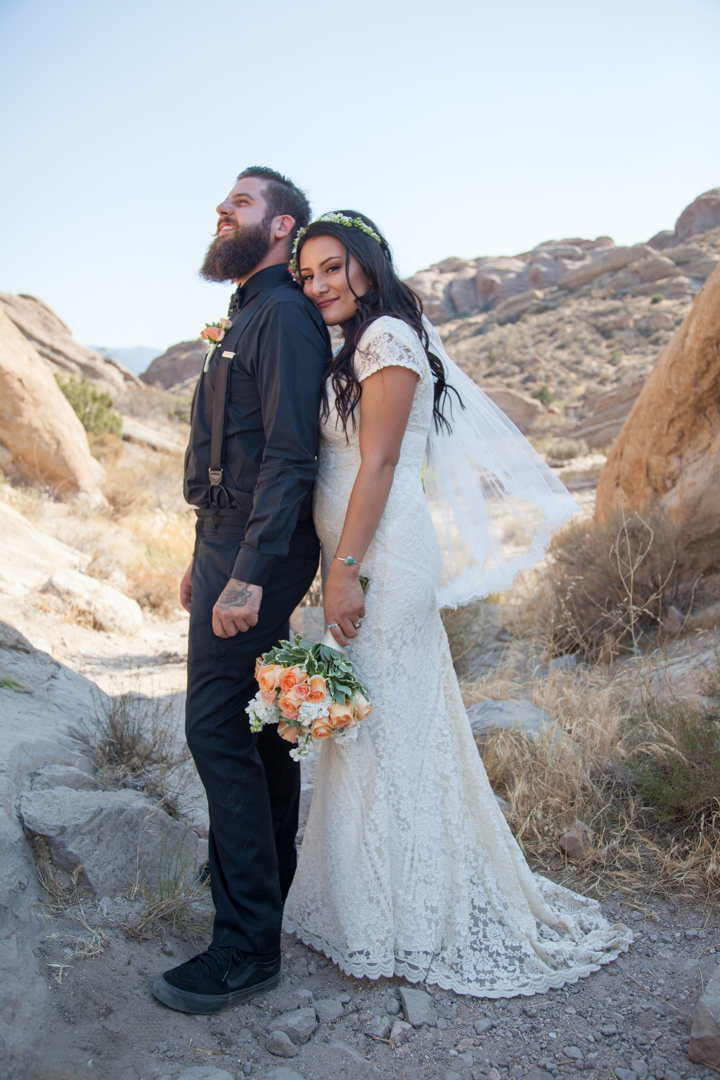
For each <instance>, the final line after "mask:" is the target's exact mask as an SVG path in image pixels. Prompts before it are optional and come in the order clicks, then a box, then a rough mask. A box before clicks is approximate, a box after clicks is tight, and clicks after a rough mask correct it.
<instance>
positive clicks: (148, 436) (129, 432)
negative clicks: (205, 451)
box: [122, 416, 185, 454]
mask: <svg viewBox="0 0 720 1080" xmlns="http://www.w3.org/2000/svg"><path fill="white" fill-rule="evenodd" d="M122 437H123V439H125V440H126V441H127V442H139V443H144V444H145V446H151V447H152V448H153V450H164V451H165V452H166V453H168V454H184V453H185V444H184V443H181V442H179V441H178V440H177V439H174V438H172V437H171V436H169V435H166V434H164V433H163V432H161V431H157V430H156V429H155V428H152V427H150V425H149V424H141V423H140V421H139V420H134V419H133V418H132V417H131V416H123V418H122Z"/></svg>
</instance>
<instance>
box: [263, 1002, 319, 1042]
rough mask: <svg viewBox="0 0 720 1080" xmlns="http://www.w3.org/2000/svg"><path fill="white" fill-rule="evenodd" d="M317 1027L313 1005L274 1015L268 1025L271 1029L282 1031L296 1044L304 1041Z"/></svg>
mask: <svg viewBox="0 0 720 1080" xmlns="http://www.w3.org/2000/svg"><path fill="white" fill-rule="evenodd" d="M316 1027H317V1016H316V1013H315V1009H314V1008H313V1007H310V1008H307V1009H295V1010H294V1011H293V1012H288V1013H283V1014H282V1016H278V1017H276V1018H275V1019H274V1020H273V1022H272V1023H271V1025H270V1030H271V1031H284V1032H285V1034H286V1035H288V1036H289V1037H290V1039H291V1040H292V1041H293V1042H294V1043H295V1045H296V1046H300V1045H302V1043H306V1042H307V1041H308V1039H309V1038H310V1036H311V1035H312V1033H313V1032H314V1031H315V1028H316Z"/></svg>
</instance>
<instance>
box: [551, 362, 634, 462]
mask: <svg viewBox="0 0 720 1080" xmlns="http://www.w3.org/2000/svg"><path fill="white" fill-rule="evenodd" d="M644 385H645V380H644V379H635V380H634V381H633V382H631V383H627V384H625V385H624V386H619V387H617V389H614V390H607V391H605V392H604V393H602V394H591V395H590V397H588V398H586V399H585V402H584V408H585V409H586V411H587V415H586V416H585V417H584V418H583V419H582V420H579V421H578V422H577V423H576V424H573V425H571V426H569V427H565V428H562V429H561V430H560V432H559V434H561V435H567V436H568V437H570V438H572V439H584V440H585V442H586V443H587V444H588V446H589V447H590V449H593V448H597V449H601V448H603V447H605V446H608V445H609V444H610V443H611V442H612V441H613V439H616V438H617V436H618V435H619V434H620V431H621V430H622V426H623V424H624V423H625V420H626V419H627V417H628V414H629V412H630V410H631V409H632V407H633V405H634V404H635V401H636V399H637V397H638V395H639V394H640V391H641V390H642V388H643V386H644Z"/></svg>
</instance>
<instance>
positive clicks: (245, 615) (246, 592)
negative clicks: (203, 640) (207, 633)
mask: <svg viewBox="0 0 720 1080" xmlns="http://www.w3.org/2000/svg"><path fill="white" fill-rule="evenodd" d="M262 594H263V591H262V586H261V585H248V584H247V582H245V581H238V580H237V578H230V580H229V581H228V583H227V585H226V586H225V588H224V589H223V591H222V592H221V593H220V595H219V597H218V599H217V603H216V604H215V607H214V608H213V616H212V627H213V631H214V632H215V634H216V635H217V636H218V637H221V638H229V637H235V635H236V634H237V633H238V632H239V633H241V634H244V633H245V632H246V631H247V630H249V629H250V627H251V626H255V624H256V622H257V621H258V611H259V610H260V602H261V600H262Z"/></svg>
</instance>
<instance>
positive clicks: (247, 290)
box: [229, 263, 292, 314]
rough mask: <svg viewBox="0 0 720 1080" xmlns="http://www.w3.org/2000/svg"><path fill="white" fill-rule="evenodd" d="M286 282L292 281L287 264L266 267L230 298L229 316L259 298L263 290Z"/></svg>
mask: <svg viewBox="0 0 720 1080" xmlns="http://www.w3.org/2000/svg"><path fill="white" fill-rule="evenodd" d="M286 281H292V278H291V277H290V272H289V270H288V268H287V263H276V264H275V265H274V266H266V267H265V268H264V269H263V270H258V271H257V273H255V274H253V275H252V277H249V278H248V280H247V281H246V282H245V284H244V285H241V286H240V288H238V289H236V291H235V292H234V293H233V294H232V296H231V297H230V311H229V314H230V313H232V312H234V311H239V310H240V308H241V307H242V306H243V304H247V302H248V300H251V299H252V297H253V296H257V294H258V293H259V292H261V291H262V289H269V288H272V287H273V286H275V285H280V284H281V283H282V284H284V283H285V282H286Z"/></svg>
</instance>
